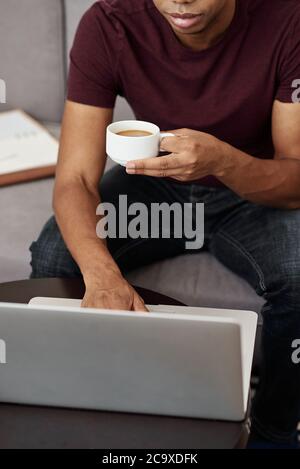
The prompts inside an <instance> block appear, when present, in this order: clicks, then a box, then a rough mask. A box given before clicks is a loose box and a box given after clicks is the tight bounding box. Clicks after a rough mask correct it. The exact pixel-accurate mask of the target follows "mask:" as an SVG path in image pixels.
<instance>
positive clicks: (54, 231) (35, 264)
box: [29, 216, 81, 278]
mask: <svg viewBox="0 0 300 469" xmlns="http://www.w3.org/2000/svg"><path fill="white" fill-rule="evenodd" d="M29 250H30V252H31V262H30V265H31V267H32V272H31V278H47V277H78V276H80V275H81V274H80V270H79V267H78V266H77V264H76V263H75V261H74V259H73V258H72V256H71V254H70V252H69V251H68V249H67V247H66V245H65V242H64V240H63V238H62V236H61V233H60V230H59V227H58V225H57V223H56V220H55V217H54V216H53V217H51V218H50V219H49V220H48V222H47V223H46V224H45V226H44V227H43V229H42V231H41V233H40V235H39V237H38V239H37V241H34V242H33V243H32V244H31V245H30V248H29Z"/></svg>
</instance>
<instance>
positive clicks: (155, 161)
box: [126, 153, 184, 174]
mask: <svg viewBox="0 0 300 469" xmlns="http://www.w3.org/2000/svg"><path fill="white" fill-rule="evenodd" d="M182 166H184V162H182V159H181V158H179V157H178V155H177V154H174V153H171V154H170V155H167V156H160V157H159V158H157V157H156V158H146V159H144V160H136V161H130V162H128V163H127V165H126V171H127V172H128V173H129V174H135V173H137V171H146V170H148V171H149V170H154V171H163V170H168V169H175V168H180V167H182ZM139 174H143V173H139Z"/></svg>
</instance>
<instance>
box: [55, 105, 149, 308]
mask: <svg viewBox="0 0 300 469" xmlns="http://www.w3.org/2000/svg"><path fill="white" fill-rule="evenodd" d="M112 117H113V109H105V108H97V107H93V106H86V105H82V104H77V103H73V102H70V101H67V103H66V107H65V113H64V119H63V126H62V136H61V143H60V152H59V161H58V167H57V174H56V183H55V189H54V196H53V208H54V212H55V216H56V220H57V223H58V225H59V228H60V230H61V233H62V236H63V238H64V241H65V243H66V245H67V247H68V249H69V251H70V252H71V254H72V256H73V258H74V260H75V261H76V262H77V264H78V265H79V267H80V270H81V272H82V275H83V278H84V281H85V284H86V289H87V290H86V296H85V299H84V301H83V306H89V307H104V308H111V309H135V310H145V307H144V304H143V302H142V300H141V299H140V297H139V296H138V294H137V293H136V292H135V291H134V290H133V289H132V288H131V287H130V286H129V284H128V283H127V282H126V281H125V280H124V279H123V277H122V275H121V272H120V270H119V268H118V266H117V264H116V263H115V261H114V260H113V258H112V256H111V255H110V253H109V251H108V249H107V246H106V243H105V241H104V240H101V239H99V238H98V237H97V234H96V225H97V222H98V221H99V217H97V216H96V208H97V206H98V205H99V203H100V195H99V182H100V180H101V177H102V175H103V172H104V168H105V164H106V152H105V135H106V127H107V126H108V125H109V124H110V123H111V122H112Z"/></svg>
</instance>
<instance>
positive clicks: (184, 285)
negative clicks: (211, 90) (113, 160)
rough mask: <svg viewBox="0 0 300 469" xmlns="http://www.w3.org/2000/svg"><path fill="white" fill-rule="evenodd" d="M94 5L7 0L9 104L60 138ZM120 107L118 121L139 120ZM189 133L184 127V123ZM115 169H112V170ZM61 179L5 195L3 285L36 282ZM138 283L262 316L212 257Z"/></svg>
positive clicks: (138, 277)
mask: <svg viewBox="0 0 300 469" xmlns="http://www.w3.org/2000/svg"><path fill="white" fill-rule="evenodd" d="M92 3H93V1H92V0H65V1H63V0H51V1H50V0H22V1H21V2H20V1H19V0H9V1H7V0H0V43H1V44H2V47H1V69H0V78H1V79H4V80H5V81H6V84H7V104H6V105H2V104H0V111H4V110H6V109H13V108H23V109H24V110H25V111H27V112H28V113H30V114H31V115H32V116H33V117H35V118H36V119H39V120H40V121H42V122H43V123H45V125H46V126H47V127H48V128H49V130H50V131H51V132H52V133H53V134H54V135H56V136H57V137H58V136H59V132H60V121H61V117H62V111H63V103H64V96H65V85H66V75H67V68H68V53H69V49H70V46H71V44H72V40H73V37H74V32H75V29H76V26H77V24H78V21H79V18H80V17H81V15H82V13H83V12H84V11H85V10H86V9H87V8H88V7H89V6H90V5H91V4H92ZM131 117H132V111H131V109H130V107H129V106H128V104H127V103H126V102H125V101H124V100H123V99H118V101H117V108H116V111H115V116H114V118H115V120H121V119H125V118H131ZM183 125H184V123H183ZM108 164H110V163H108ZM52 189H53V179H47V180H43V181H38V182H33V183H28V184H21V185H17V186H13V187H8V188H2V189H0V215H1V230H0V281H1V282H8V281H13V280H18V279H24V278H28V276H29V273H30V266H29V261H30V256H29V251H28V247H29V245H30V243H31V241H32V240H33V239H36V237H37V236H38V234H39V231H40V230H41V228H42V225H43V224H44V222H45V221H46V220H47V219H48V217H49V216H50V215H51V213H52V208H51V197H52ZM129 279H130V281H132V282H134V283H135V284H137V285H140V286H144V287H148V288H152V289H154V290H156V291H158V292H162V293H165V294H167V295H170V296H173V297H174V298H177V299H179V300H181V301H183V302H185V303H188V304H190V305H203V306H214V307H231V308H242V309H252V310H255V311H259V310H260V309H261V306H262V304H263V301H262V299H261V298H259V297H258V296H257V295H256V294H255V292H254V291H253V290H252V289H251V288H250V286H249V285H248V284H247V283H245V282H244V281H243V280H241V279H239V278H238V277H237V276H236V275H234V274H233V273H231V272H230V271H229V270H228V269H226V268H225V267H224V266H222V265H221V264H220V263H219V262H218V261H216V260H215V259H214V258H213V257H212V256H210V255H209V254H207V253H199V254H195V255H193V256H180V257H177V258H174V259H171V260H167V261H164V262H159V263H156V264H153V265H151V266H149V267H147V268H143V269H139V270H137V271H135V272H132V273H130V275H129Z"/></svg>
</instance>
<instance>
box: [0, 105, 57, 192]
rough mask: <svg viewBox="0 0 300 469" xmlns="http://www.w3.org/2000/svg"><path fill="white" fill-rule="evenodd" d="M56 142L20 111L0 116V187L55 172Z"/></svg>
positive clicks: (42, 128)
mask: <svg viewBox="0 0 300 469" xmlns="http://www.w3.org/2000/svg"><path fill="white" fill-rule="evenodd" d="M57 155H58V142H57V141H56V140H55V138H54V137H52V136H51V135H50V134H49V132H48V131H47V130H46V129H45V128H44V127H42V126H41V125H40V124H39V123H38V122H36V121H34V120H33V119H32V118H31V117H29V116H28V115H27V114H25V113H24V112H22V111H18V110H17V111H10V112H4V113H1V114H0V185H3V184H11V183H14V182H20V181H25V180H29V179H36V178H39V177H45V176H50V175H52V174H54V173H55V166H56V163H57Z"/></svg>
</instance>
